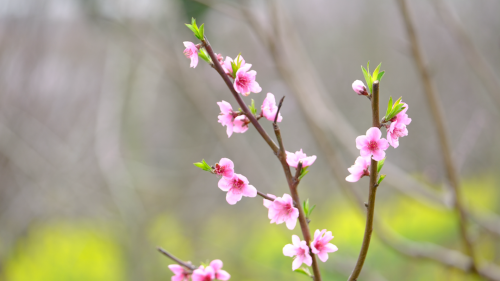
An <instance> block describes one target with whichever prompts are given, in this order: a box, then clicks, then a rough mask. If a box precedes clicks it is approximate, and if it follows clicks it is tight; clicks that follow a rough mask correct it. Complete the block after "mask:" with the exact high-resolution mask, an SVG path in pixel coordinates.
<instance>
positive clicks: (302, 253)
mask: <svg viewBox="0 0 500 281" xmlns="http://www.w3.org/2000/svg"><path fill="white" fill-rule="evenodd" d="M305 253H306V251H304V249H302V248H299V249H297V256H303V255H304V254H305Z"/></svg>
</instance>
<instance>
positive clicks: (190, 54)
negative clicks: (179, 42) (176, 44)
mask: <svg viewBox="0 0 500 281" xmlns="http://www.w3.org/2000/svg"><path fill="white" fill-rule="evenodd" d="M184 47H186V49H185V50H184V55H186V57H187V58H189V59H191V65H189V66H190V67H192V68H195V67H196V66H197V65H198V48H197V47H196V45H195V44H194V43H193V42H189V41H185V42H184Z"/></svg>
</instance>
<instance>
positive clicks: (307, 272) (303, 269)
mask: <svg viewBox="0 0 500 281" xmlns="http://www.w3.org/2000/svg"><path fill="white" fill-rule="evenodd" d="M295 272H298V273H302V274H304V275H307V276H309V277H312V275H311V272H309V269H308V268H303V267H301V268H297V269H295Z"/></svg>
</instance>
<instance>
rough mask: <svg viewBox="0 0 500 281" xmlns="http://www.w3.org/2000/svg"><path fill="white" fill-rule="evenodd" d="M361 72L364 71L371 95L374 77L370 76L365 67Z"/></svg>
mask: <svg viewBox="0 0 500 281" xmlns="http://www.w3.org/2000/svg"><path fill="white" fill-rule="evenodd" d="M361 70H362V71H363V75H364V76H365V81H366V85H367V86H368V90H369V91H370V93H371V92H372V80H371V79H372V77H371V76H370V73H369V72H368V71H367V70H366V69H365V68H364V67H363V66H361Z"/></svg>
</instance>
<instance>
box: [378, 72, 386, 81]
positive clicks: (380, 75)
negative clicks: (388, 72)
mask: <svg viewBox="0 0 500 281" xmlns="http://www.w3.org/2000/svg"><path fill="white" fill-rule="evenodd" d="M384 74H385V71H382V72H380V73H379V74H378V77H377V80H378V81H379V82H380V81H382V77H384Z"/></svg>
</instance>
